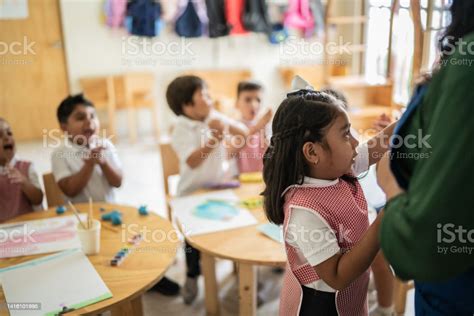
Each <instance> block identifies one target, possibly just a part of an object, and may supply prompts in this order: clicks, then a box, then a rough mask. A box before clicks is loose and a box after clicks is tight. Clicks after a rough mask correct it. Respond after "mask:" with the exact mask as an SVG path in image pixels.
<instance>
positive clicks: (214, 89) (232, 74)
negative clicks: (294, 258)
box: [187, 69, 252, 100]
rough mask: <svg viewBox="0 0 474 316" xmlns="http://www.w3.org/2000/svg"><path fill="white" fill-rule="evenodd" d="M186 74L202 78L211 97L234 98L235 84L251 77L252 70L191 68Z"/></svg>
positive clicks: (235, 92)
mask: <svg viewBox="0 0 474 316" xmlns="http://www.w3.org/2000/svg"><path fill="white" fill-rule="evenodd" d="M187 74H190V75H195V76H198V77H200V78H202V79H203V80H204V81H205V82H206V83H207V85H208V87H209V92H210V94H211V97H212V98H214V99H217V100H218V99H221V98H227V99H233V100H235V99H236V98H237V84H238V83H239V82H240V81H244V80H249V79H251V78H252V72H251V71H250V70H249V69H219V70H217V69H210V70H192V71H190V72H188V73H187Z"/></svg>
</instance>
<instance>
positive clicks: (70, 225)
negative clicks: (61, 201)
mask: <svg viewBox="0 0 474 316" xmlns="http://www.w3.org/2000/svg"><path fill="white" fill-rule="evenodd" d="M81 218H82V219H83V220H85V218H86V214H81ZM77 223H78V221H77V219H76V218H75V217H74V216H72V215H71V216H60V217H53V218H48V219H40V220H32V221H25V222H17V223H11V224H3V225H0V230H4V231H8V232H9V233H8V234H7V235H8V237H7V239H6V240H5V239H2V241H1V242H0V258H11V257H19V256H29V255H34V254H41V253H50V252H55V251H61V250H66V249H75V248H81V243H80V241H79V238H78V237H77V232H76V226H77Z"/></svg>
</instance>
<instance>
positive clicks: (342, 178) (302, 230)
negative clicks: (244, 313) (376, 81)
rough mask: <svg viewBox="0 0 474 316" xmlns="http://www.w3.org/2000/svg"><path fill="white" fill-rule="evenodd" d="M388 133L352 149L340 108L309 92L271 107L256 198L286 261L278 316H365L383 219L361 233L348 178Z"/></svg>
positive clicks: (357, 193)
mask: <svg viewBox="0 0 474 316" xmlns="http://www.w3.org/2000/svg"><path fill="white" fill-rule="evenodd" d="M393 127H394V125H393V124H392V125H391V126H389V127H387V128H386V129H385V130H384V131H382V132H381V133H380V134H379V135H377V136H375V137H374V138H372V139H371V140H369V141H368V142H367V143H365V144H361V145H359V142H358V141H357V140H356V139H355V138H354V137H353V135H352V134H351V127H350V122H349V119H348V115H347V113H346V112H345V110H344V108H343V105H342V103H341V101H339V100H337V99H336V98H334V97H333V96H332V95H329V94H327V93H324V92H319V91H314V90H312V89H311V87H309V88H307V89H300V90H298V91H296V92H293V93H290V94H288V96H287V98H286V99H285V100H284V101H283V102H282V104H281V105H280V107H279V108H278V111H277V112H276V114H275V117H274V120H273V126H272V130H273V137H272V139H271V144H270V147H269V148H268V150H267V152H266V153H265V157H264V171H263V178H264V181H265V184H266V188H265V190H264V192H263V195H264V207H265V211H266V214H267V217H268V218H269V220H270V221H271V222H273V223H276V224H283V230H284V237H285V249H286V252H287V256H288V262H287V269H286V272H285V278H284V282H283V288H282V293H281V302H280V314H281V315H285V316H289V315H322V316H330V315H343V316H346V315H354V316H361V315H367V287H368V282H369V267H370V264H371V263H372V261H373V260H374V258H375V256H376V255H377V253H378V251H379V241H378V238H377V233H378V230H379V225H380V220H381V217H382V216H383V212H382V213H381V214H380V215H379V216H378V217H377V219H376V221H375V222H374V223H373V224H372V225H371V226H370V227H369V221H368V215H367V202H366V200H365V197H364V194H363V192H362V189H361V187H360V185H359V182H358V180H357V178H356V176H357V175H358V174H359V173H361V172H363V171H365V170H367V169H368V167H369V166H370V165H371V164H373V163H376V162H377V161H378V160H380V158H381V157H382V156H383V153H384V152H385V151H387V150H388V144H387V142H388V137H389V136H390V135H391V133H392V131H393Z"/></svg>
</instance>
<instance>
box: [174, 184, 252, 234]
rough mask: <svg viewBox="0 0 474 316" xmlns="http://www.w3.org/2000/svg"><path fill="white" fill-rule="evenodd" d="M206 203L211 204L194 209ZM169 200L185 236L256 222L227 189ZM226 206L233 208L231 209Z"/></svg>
mask: <svg viewBox="0 0 474 316" xmlns="http://www.w3.org/2000/svg"><path fill="white" fill-rule="evenodd" d="M209 203H210V205H211V207H205V208H202V209H201V210H198V207H199V206H202V205H205V204H209ZM170 204H171V208H172V210H173V216H174V218H175V219H176V221H177V222H178V224H179V225H180V226H181V229H182V231H183V233H184V234H185V235H186V236H193V235H200V234H206V233H212V232H217V231H222V230H229V229H235V228H239V227H245V226H250V225H255V224H257V220H256V219H255V217H253V215H252V214H251V213H250V212H249V211H248V210H246V209H245V208H243V207H241V205H240V201H239V198H238V197H237V196H236V195H235V194H234V193H233V192H232V191H231V190H223V191H214V192H210V193H205V194H196V195H191V196H186V197H181V198H176V199H173V200H171V202H170ZM229 206H231V208H233V209H235V211H232V210H231V208H229ZM229 215H232V216H229ZM224 218H225V220H224Z"/></svg>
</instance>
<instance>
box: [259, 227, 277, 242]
mask: <svg viewBox="0 0 474 316" xmlns="http://www.w3.org/2000/svg"><path fill="white" fill-rule="evenodd" d="M257 229H258V231H260V232H261V233H262V234H264V235H265V236H267V237H269V238H271V239H273V240H275V241H276V242H279V243H283V230H282V228H281V226H278V225H275V224H272V223H266V224H262V225H259V226H257Z"/></svg>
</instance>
